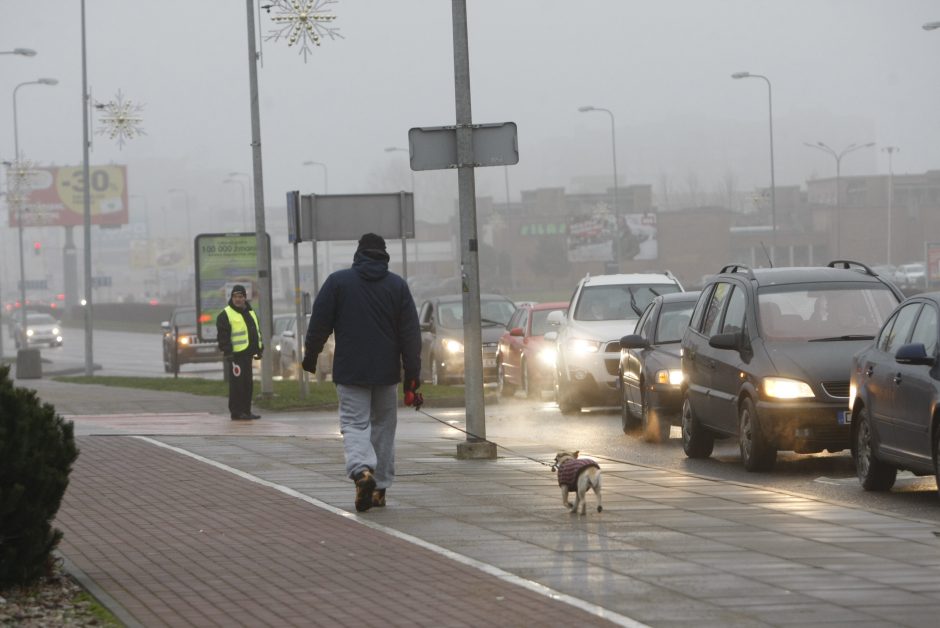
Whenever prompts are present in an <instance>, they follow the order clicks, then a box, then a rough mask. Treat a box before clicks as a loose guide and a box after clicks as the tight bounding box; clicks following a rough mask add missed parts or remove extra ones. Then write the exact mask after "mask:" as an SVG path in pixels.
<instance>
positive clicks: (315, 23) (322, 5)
mask: <svg viewBox="0 0 940 628" xmlns="http://www.w3.org/2000/svg"><path fill="white" fill-rule="evenodd" d="M336 2H337V0H273V2H271V3H270V4H267V5H265V6H264V9H266V10H267V12H268V13H271V9H274V10H275V14H274V15H273V16H272V17H271V21H272V22H274V23H275V24H277V25H278V27H277V28H275V29H272V30H271V31H270V34H269V35H268V36H267V37H265V38H264V39H265V41H268V40H271V39H273V40H274V41H278V40H280V39H281V38H282V37H283V38H285V39H287V45H288V46H293V45H294V44H296V43H297V42H298V41H299V42H300V54H302V55H303V56H304V63H306V62H307V55H309V54H311V53H312V52H313V48H311V46H319V45H320V40H321V39H322V38H323V37H329V38H330V39H336V38H337V37H339V38H340V39H343V36H342V35H340V34H339V32H338V31H339V29H338V28H335V27H332V26H328V25H327V24H328V23H329V22H332V21H333V20H335V19H336V16H335V15H330V14H329V12H330V9H327V8H326V7H328V6H329V5H331V4H336Z"/></svg>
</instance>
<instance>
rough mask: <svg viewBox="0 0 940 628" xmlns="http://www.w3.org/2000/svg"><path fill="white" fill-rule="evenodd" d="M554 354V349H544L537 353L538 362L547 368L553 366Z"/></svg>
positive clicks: (555, 352)
mask: <svg viewBox="0 0 940 628" xmlns="http://www.w3.org/2000/svg"><path fill="white" fill-rule="evenodd" d="M556 354H557V351H555V347H546V348H544V349H542V350H541V351H539V362H541V363H542V364H547V365H548V366H555V356H556Z"/></svg>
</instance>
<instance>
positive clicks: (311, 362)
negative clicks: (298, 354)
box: [300, 353, 317, 373]
mask: <svg viewBox="0 0 940 628" xmlns="http://www.w3.org/2000/svg"><path fill="white" fill-rule="evenodd" d="M300 364H301V366H303V367H304V370H305V371H307V372H308V373H316V372H317V356H315V355H313V354H312V353H305V354H304V360H303V362H301V363H300Z"/></svg>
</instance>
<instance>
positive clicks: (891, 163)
mask: <svg viewBox="0 0 940 628" xmlns="http://www.w3.org/2000/svg"><path fill="white" fill-rule="evenodd" d="M881 150H882V151H883V152H885V153H888V256H887V260H886V262H885V263H886V264H888V265H889V266H890V265H891V223H892V221H893V216H892V215H893V214H894V159H893V158H894V153H897V152H900V151H901V149H900V148H898V147H897V146H884V147H882V149H881Z"/></svg>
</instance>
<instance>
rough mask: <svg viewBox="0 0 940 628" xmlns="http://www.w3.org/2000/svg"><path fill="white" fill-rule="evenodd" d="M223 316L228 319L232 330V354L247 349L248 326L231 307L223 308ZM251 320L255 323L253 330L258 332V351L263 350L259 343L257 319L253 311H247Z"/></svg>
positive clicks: (259, 335) (259, 333) (259, 326)
mask: <svg viewBox="0 0 940 628" xmlns="http://www.w3.org/2000/svg"><path fill="white" fill-rule="evenodd" d="M224 311H225V316H226V317H227V318H228V324H229V325H230V326H231V328H232V353H241V352H242V351H244V350H246V349H247V348H248V324H247V323H246V322H245V319H244V317H243V316H242V314H241V312H239V311H238V310H236V309H235V308H233V307H232V306H231V305H228V306H226V307H225V310H224ZM248 313H249V314H251V318H252V319H254V321H255V329H256V330H257V331H258V350H259V351H260V350H261V349H263V348H264V345H263V344H262V342H261V325H259V324H258V317H257V316H256V315H255V311H254V310H248Z"/></svg>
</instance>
